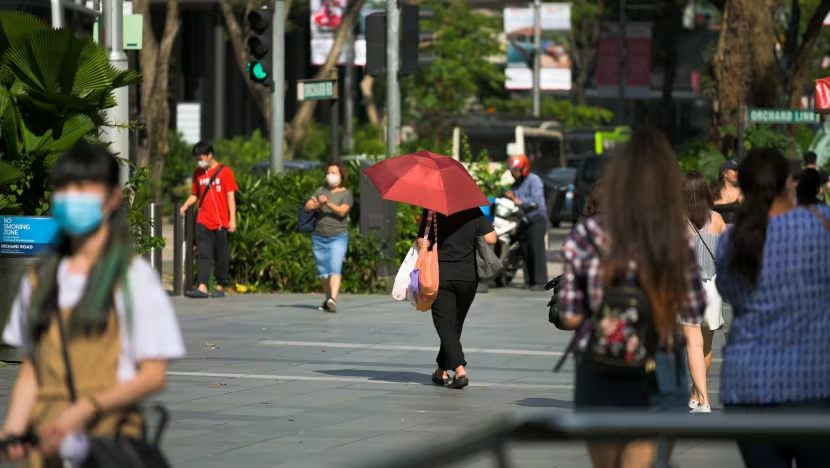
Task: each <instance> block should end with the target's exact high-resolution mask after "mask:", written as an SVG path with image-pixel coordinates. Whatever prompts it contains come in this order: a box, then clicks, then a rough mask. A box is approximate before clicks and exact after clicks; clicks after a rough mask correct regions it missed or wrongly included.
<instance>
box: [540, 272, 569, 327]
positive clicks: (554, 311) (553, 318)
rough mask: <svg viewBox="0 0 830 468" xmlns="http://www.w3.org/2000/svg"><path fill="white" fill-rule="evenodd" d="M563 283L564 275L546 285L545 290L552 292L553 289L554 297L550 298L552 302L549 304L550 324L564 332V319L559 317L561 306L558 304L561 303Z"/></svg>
mask: <svg viewBox="0 0 830 468" xmlns="http://www.w3.org/2000/svg"><path fill="white" fill-rule="evenodd" d="M561 282H562V275H559V276H557V277H556V278H554V279H552V280H550V281H548V284H546V285H545V290H546V291H550V290H551V289H553V295H552V296H551V297H550V302H548V322H550V323H552V324H553V326H554V327H556V328H558V329H559V330H564V328H562V317H560V316H559V305H558V304H557V303H558V302H559V291H561V290H562V286H561V284H560V283H561Z"/></svg>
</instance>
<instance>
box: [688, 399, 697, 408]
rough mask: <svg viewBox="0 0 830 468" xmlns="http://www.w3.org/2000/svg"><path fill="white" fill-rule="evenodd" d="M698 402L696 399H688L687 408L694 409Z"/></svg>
mask: <svg viewBox="0 0 830 468" xmlns="http://www.w3.org/2000/svg"><path fill="white" fill-rule="evenodd" d="M699 404H700V402H699V401H697V400H689V409H695V408H697V405H699Z"/></svg>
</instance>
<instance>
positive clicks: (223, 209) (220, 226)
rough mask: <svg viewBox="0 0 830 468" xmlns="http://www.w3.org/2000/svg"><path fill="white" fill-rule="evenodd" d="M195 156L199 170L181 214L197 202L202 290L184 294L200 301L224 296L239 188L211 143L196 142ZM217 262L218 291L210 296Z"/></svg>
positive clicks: (195, 173) (197, 230)
mask: <svg viewBox="0 0 830 468" xmlns="http://www.w3.org/2000/svg"><path fill="white" fill-rule="evenodd" d="M193 156H195V157H196V160H197V164H198V165H199V167H198V168H197V169H196V170H195V171H193V188H192V190H191V192H190V197H188V198H187V201H185V202H184V205H182V208H181V210H180V212H179V213H180V214H181V215H182V216H184V215H185V212H186V211H187V209H188V208H190V207H191V206H192V205H194V204H197V203H198V204H197V205H196V206H197V207H198V209H199V214H198V215H197V217H196V243H197V245H198V246H199V267H198V270H199V278H198V280H199V287H198V288H197V289H191V290H189V291H187V292H185V295H186V296H188V297H194V298H200V299H201V298H207V297H225V292H224V291H223V290H222V287H223V286H224V285H225V282H226V281H227V280H228V268H229V266H230V248H229V246H228V233H229V232H234V231H236V200H235V199H234V192H236V191H237V190H239V188H238V187H237V186H236V180H235V179H234V177H233V171H231V169H230V168H229V167H227V166H223V165H222V164H219V163H218V162H217V161H216V159H215V158H214V157H213V146H212V145H211V144H210V143H207V142H204V141H200V142H199V143H196V144H195V145H194V146H193ZM214 262H215V263H216V268H215V270H214V276H215V277H216V290H215V291H213V293H208V288H207V285H208V283H209V282H210V271H211V268H212V267H213V266H214V265H213V264H214Z"/></svg>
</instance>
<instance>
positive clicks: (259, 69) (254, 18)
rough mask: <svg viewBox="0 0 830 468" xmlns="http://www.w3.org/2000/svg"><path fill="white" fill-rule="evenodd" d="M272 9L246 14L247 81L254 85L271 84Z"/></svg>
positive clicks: (262, 9) (272, 61)
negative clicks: (247, 34) (248, 31)
mask: <svg viewBox="0 0 830 468" xmlns="http://www.w3.org/2000/svg"><path fill="white" fill-rule="evenodd" d="M273 17H274V10H273V7H270V6H269V7H267V8H261V9H259V10H254V11H252V12H250V13H248V27H249V28H250V30H251V35H250V36H248V79H249V80H251V81H254V82H256V83H261V84H265V85H270V84H271V83H272V81H271V76H272V71H271V70H272V68H271V67H272V66H273V63H274V60H273V56H272V54H271V46H272V44H271V27H272V24H273V21H272V19H273Z"/></svg>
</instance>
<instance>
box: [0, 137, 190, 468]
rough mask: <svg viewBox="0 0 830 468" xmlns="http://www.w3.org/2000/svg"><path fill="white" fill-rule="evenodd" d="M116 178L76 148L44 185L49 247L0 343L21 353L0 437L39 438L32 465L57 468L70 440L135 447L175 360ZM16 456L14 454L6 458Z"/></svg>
mask: <svg viewBox="0 0 830 468" xmlns="http://www.w3.org/2000/svg"><path fill="white" fill-rule="evenodd" d="M118 169H119V168H118V163H117V162H116V160H115V158H114V157H113V156H112V155H111V154H110V153H109V151H107V149H106V148H105V147H104V146H102V145H89V144H86V143H79V144H78V145H76V146H75V147H74V148H72V149H71V150H69V152H67V153H66V154H65V155H64V156H63V157H61V158H60V159H59V160H58V161H57V162H56V163H55V165H54V167H53V169H52V173H51V177H50V182H51V184H52V186H53V187H54V194H53V196H52V214H53V216H54V218H55V220H56V221H57V223H58V224H59V226H60V236H61V237H60V239H59V245H58V247H57V251H56V252H55V253H54V255H49V256H47V257H46V258H44V259H43V260H42V261H41V262H39V264H38V265H37V266H36V267H35V268H33V269H32V270H31V271H30V272H29V273H28V274H27V275H24V277H23V279H22V280H21V283H20V289H19V292H18V294H17V297H16V299H15V301H14V304H13V306H12V312H11V317H10V319H9V322H8V323H7V325H6V328H5V331H4V333H3V340H4V341H5V342H6V343H9V344H11V345H13V346H17V347H19V348H20V349H21V350H22V352H23V362H22V364H21V366H20V371H19V373H18V376H17V381H16V382H15V384H14V389H13V390H12V394H11V401H10V402H9V410H8V413H7V414H6V422H5V425H4V426H3V437H4V438H9V437H14V436H20V435H22V434H24V433H27V432H28V433H34V434H36V435H39V436H40V444H39V445H38V447H36V449H35V450H33V451H31V453H30V455H31V456H30V461H31V463H32V464H33V466H49V467H52V466H61V455H64V456H67V455H66V454H65V453H62V452H63V450H61V445H62V443H63V441H64V439H65V438H66V437H67V436H70V435H71V436H76V435H79V434H80V435H83V434H87V435H89V436H98V437H100V436H114V435H115V434H116V433H119V434H121V435H122V436H124V437H129V438H137V439H140V438H141V437H142V431H141V429H142V415H141V412H140V411H139V410H138V409H137V407H136V405H137V403H139V402H140V401H141V400H142V399H144V398H145V397H147V396H149V395H151V394H153V393H156V392H159V391H161V390H162V389H163V388H164V385H165V375H166V370H167V363H168V361H169V360H171V359H175V358H179V357H182V356H183V355H184V345H183V342H182V337H181V333H180V332H179V326H178V323H177V320H176V315H175V312H174V311H173V308H172V305H171V303H170V299H169V298H168V297H167V293H166V292H165V291H164V289H163V288H162V285H161V281H160V279H159V276H158V273H157V272H156V271H155V270H154V269H153V268H152V267H151V266H150V265H149V263H147V262H146V261H145V260H144V259H142V258H140V257H135V258H134V256H133V253H132V252H133V242H132V239H131V236H130V226H129V224H128V222H127V217H126V213H125V212H124V209H123V208H122V206H121V197H122V195H121V186H120V185H119V183H118ZM64 347H65V349H66V352H67V353H68V356H69V360H70V363H71V366H70V368H69V369H67V367H66V365H65V363H64V359H63V356H64V355H63V349H64ZM35 357H36V358H37V359H35ZM70 370H71V376H72V381H73V382H74V386H75V387H76V392H75V393H76V396H77V398H76V399H75V400H74V401H72V399H71V398H70V395H71V392H70V389H69V383H68V382H67V379H66V376H67V375H68V374H69V371H70ZM25 452H26V449H25V448H24V447H21V446H19V445H16V446H14V447H11V450H10V451H9V453H8V455H9V456H10V458H12V459H19V458H22V457H23V456H25ZM72 456H73V458H76V457H77V456H78V454H77V453H75V454H72Z"/></svg>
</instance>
